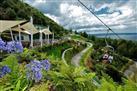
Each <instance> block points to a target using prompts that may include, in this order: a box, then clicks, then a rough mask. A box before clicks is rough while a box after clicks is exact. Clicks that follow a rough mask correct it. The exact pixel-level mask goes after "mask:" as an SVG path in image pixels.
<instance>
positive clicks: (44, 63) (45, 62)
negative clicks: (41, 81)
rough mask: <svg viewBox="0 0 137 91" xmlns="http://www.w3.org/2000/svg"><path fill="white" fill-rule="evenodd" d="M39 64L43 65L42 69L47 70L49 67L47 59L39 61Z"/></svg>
mask: <svg viewBox="0 0 137 91" xmlns="http://www.w3.org/2000/svg"><path fill="white" fill-rule="evenodd" d="M41 65H42V66H43V69H44V70H49V69H50V63H49V61H48V60H43V61H41Z"/></svg>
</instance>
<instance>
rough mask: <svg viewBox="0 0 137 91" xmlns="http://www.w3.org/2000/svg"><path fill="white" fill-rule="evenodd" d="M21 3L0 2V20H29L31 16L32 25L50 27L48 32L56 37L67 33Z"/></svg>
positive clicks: (13, 0) (50, 20)
mask: <svg viewBox="0 0 137 91" xmlns="http://www.w3.org/2000/svg"><path fill="white" fill-rule="evenodd" d="M22 1H23V0H22ZM22 1H21V0H0V20H22V19H26V20H29V19H30V16H33V19H34V24H38V25H42V26H45V27H46V26H48V25H50V30H51V31H53V32H54V33H55V36H56V37H59V36H62V35H63V34H66V33H68V32H69V31H67V30H66V29H64V28H63V27H62V26H60V25H58V24H57V23H56V22H54V21H53V20H52V19H50V18H48V17H47V16H45V15H44V14H43V13H42V12H40V11H39V10H37V9H36V8H34V7H32V6H30V5H28V4H26V3H23V2H22Z"/></svg>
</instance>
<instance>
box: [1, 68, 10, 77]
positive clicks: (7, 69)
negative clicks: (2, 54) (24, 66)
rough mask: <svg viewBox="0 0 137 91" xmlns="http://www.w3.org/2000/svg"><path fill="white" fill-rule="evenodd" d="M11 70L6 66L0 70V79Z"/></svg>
mask: <svg viewBox="0 0 137 91" xmlns="http://www.w3.org/2000/svg"><path fill="white" fill-rule="evenodd" d="M10 72H11V69H10V68H9V67H8V66H3V67H2V68H0V78H2V77H4V76H5V75H6V74H7V73H10Z"/></svg>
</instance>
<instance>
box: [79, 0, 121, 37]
mask: <svg viewBox="0 0 137 91" xmlns="http://www.w3.org/2000/svg"><path fill="white" fill-rule="evenodd" d="M78 1H79V2H80V3H81V4H82V5H83V6H84V7H85V8H86V9H87V10H88V11H90V13H92V14H93V15H94V16H95V17H96V18H97V19H98V20H99V21H100V22H101V23H102V24H103V25H104V26H105V27H107V28H108V30H107V31H109V30H110V31H112V33H114V34H115V35H116V36H117V37H118V38H119V39H121V38H120V36H119V35H118V34H117V33H115V32H114V31H113V30H112V29H111V28H110V27H109V26H108V25H107V24H105V23H104V22H103V21H102V20H101V19H100V18H99V17H98V16H97V15H96V14H95V13H94V12H93V10H92V9H89V8H88V7H87V6H86V5H85V4H83V3H82V2H81V1H80V0H78Z"/></svg>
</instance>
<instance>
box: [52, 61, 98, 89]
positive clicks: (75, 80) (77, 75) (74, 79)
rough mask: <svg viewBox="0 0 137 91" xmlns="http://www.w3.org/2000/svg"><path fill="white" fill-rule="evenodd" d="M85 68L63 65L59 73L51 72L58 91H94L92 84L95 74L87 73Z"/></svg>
mask: <svg viewBox="0 0 137 91" xmlns="http://www.w3.org/2000/svg"><path fill="white" fill-rule="evenodd" d="M85 70H86V69H85V68H84V67H73V66H69V65H68V66H66V65H65V64H63V63H62V64H61V65H60V67H59V69H58V70H57V71H50V72H49V75H50V77H51V80H52V83H53V85H54V86H55V88H56V90H57V91H62V90H63V91H64V90H65V91H94V89H95V88H96V87H95V86H94V84H93V83H92V80H91V79H92V78H93V77H94V76H95V73H86V72H85Z"/></svg>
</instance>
